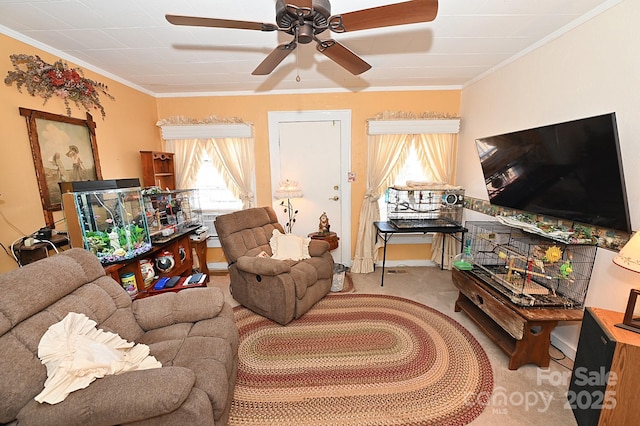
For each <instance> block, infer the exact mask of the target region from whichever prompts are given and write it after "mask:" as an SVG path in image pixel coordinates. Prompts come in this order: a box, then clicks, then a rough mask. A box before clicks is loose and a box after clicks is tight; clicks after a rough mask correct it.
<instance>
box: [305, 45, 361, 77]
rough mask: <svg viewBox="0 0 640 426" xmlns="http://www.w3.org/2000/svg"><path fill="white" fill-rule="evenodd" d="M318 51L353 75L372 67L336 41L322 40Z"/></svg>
mask: <svg viewBox="0 0 640 426" xmlns="http://www.w3.org/2000/svg"><path fill="white" fill-rule="evenodd" d="M317 49H318V51H319V52H320V53H323V54H324V55H325V56H326V57H327V58H329V59H331V60H332V61H334V62H335V63H337V64H338V65H340V66H341V67H343V68H344V69H346V70H347V71H349V72H350V73H351V74H353V75H359V74H362V73H363V72H365V71H367V70H369V69H370V68H371V65H369V64H368V63H366V62H365V61H364V60H363V59H362V58H360V57H359V56H358V55H356V54H355V53H353V52H352V51H350V50H349V49H347V48H346V47H345V46H344V45H342V44H340V43H338V42H337V41H335V40H321V41H319V42H318V46H317Z"/></svg>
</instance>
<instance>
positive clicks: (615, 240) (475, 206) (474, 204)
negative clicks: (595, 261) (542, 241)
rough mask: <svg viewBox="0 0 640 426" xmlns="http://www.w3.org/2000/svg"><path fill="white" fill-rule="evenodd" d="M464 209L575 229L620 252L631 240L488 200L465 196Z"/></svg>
mask: <svg viewBox="0 0 640 426" xmlns="http://www.w3.org/2000/svg"><path fill="white" fill-rule="evenodd" d="M464 207H465V208H467V209H469V210H473V211H476V212H480V213H484V214H486V215H489V216H494V217H495V216H518V219H519V220H524V221H528V222H530V223H537V224H540V225H541V226H542V227H557V228H564V229H573V230H575V231H576V232H578V233H580V234H581V235H582V236H588V237H589V238H592V239H593V241H594V245H596V246H598V247H601V248H605V249H609V250H613V251H619V250H620V249H621V248H622V247H623V246H624V245H625V244H626V243H627V241H628V240H629V235H628V234H625V233H623V232H617V231H615V230H612V229H606V228H598V227H596V226H590V225H582V224H577V223H572V222H569V221H566V220H561V219H552V218H549V217H546V216H541V215H536V214H531V213H525V212H521V211H519V210H513V209H509V208H506V207H498V206H494V205H491V204H490V203H489V202H488V201H486V200H481V199H479V198H473V197H468V196H465V200H464Z"/></svg>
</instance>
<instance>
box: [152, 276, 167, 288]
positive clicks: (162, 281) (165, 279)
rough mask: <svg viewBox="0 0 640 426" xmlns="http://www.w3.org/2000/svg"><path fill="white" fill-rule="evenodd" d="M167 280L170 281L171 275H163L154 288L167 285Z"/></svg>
mask: <svg viewBox="0 0 640 426" xmlns="http://www.w3.org/2000/svg"><path fill="white" fill-rule="evenodd" d="M167 281H169V277H162V278H160V279H158V281H156V283H155V285H154V286H153V289H154V290H162V289H163V288H164V286H165V284H166V283H167Z"/></svg>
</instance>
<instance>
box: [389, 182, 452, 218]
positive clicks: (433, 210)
mask: <svg viewBox="0 0 640 426" xmlns="http://www.w3.org/2000/svg"><path fill="white" fill-rule="evenodd" d="M385 202H386V203H387V218H388V219H389V220H392V221H436V220H441V221H443V222H446V223H455V224H458V225H460V224H461V223H462V210H463V203H464V189H461V188H445V187H443V186H440V187H435V186H434V187H428V186H425V187H415V188H410V187H389V188H387V191H386V194H385Z"/></svg>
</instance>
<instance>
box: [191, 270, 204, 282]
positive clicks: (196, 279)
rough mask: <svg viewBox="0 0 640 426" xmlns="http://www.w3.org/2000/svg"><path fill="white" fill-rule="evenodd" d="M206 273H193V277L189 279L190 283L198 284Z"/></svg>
mask: <svg viewBox="0 0 640 426" xmlns="http://www.w3.org/2000/svg"><path fill="white" fill-rule="evenodd" d="M203 275H204V274H202V273H200V272H198V273H197V274H193V275H192V276H191V279H189V284H197V283H199V282H200V278H202V276H203Z"/></svg>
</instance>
